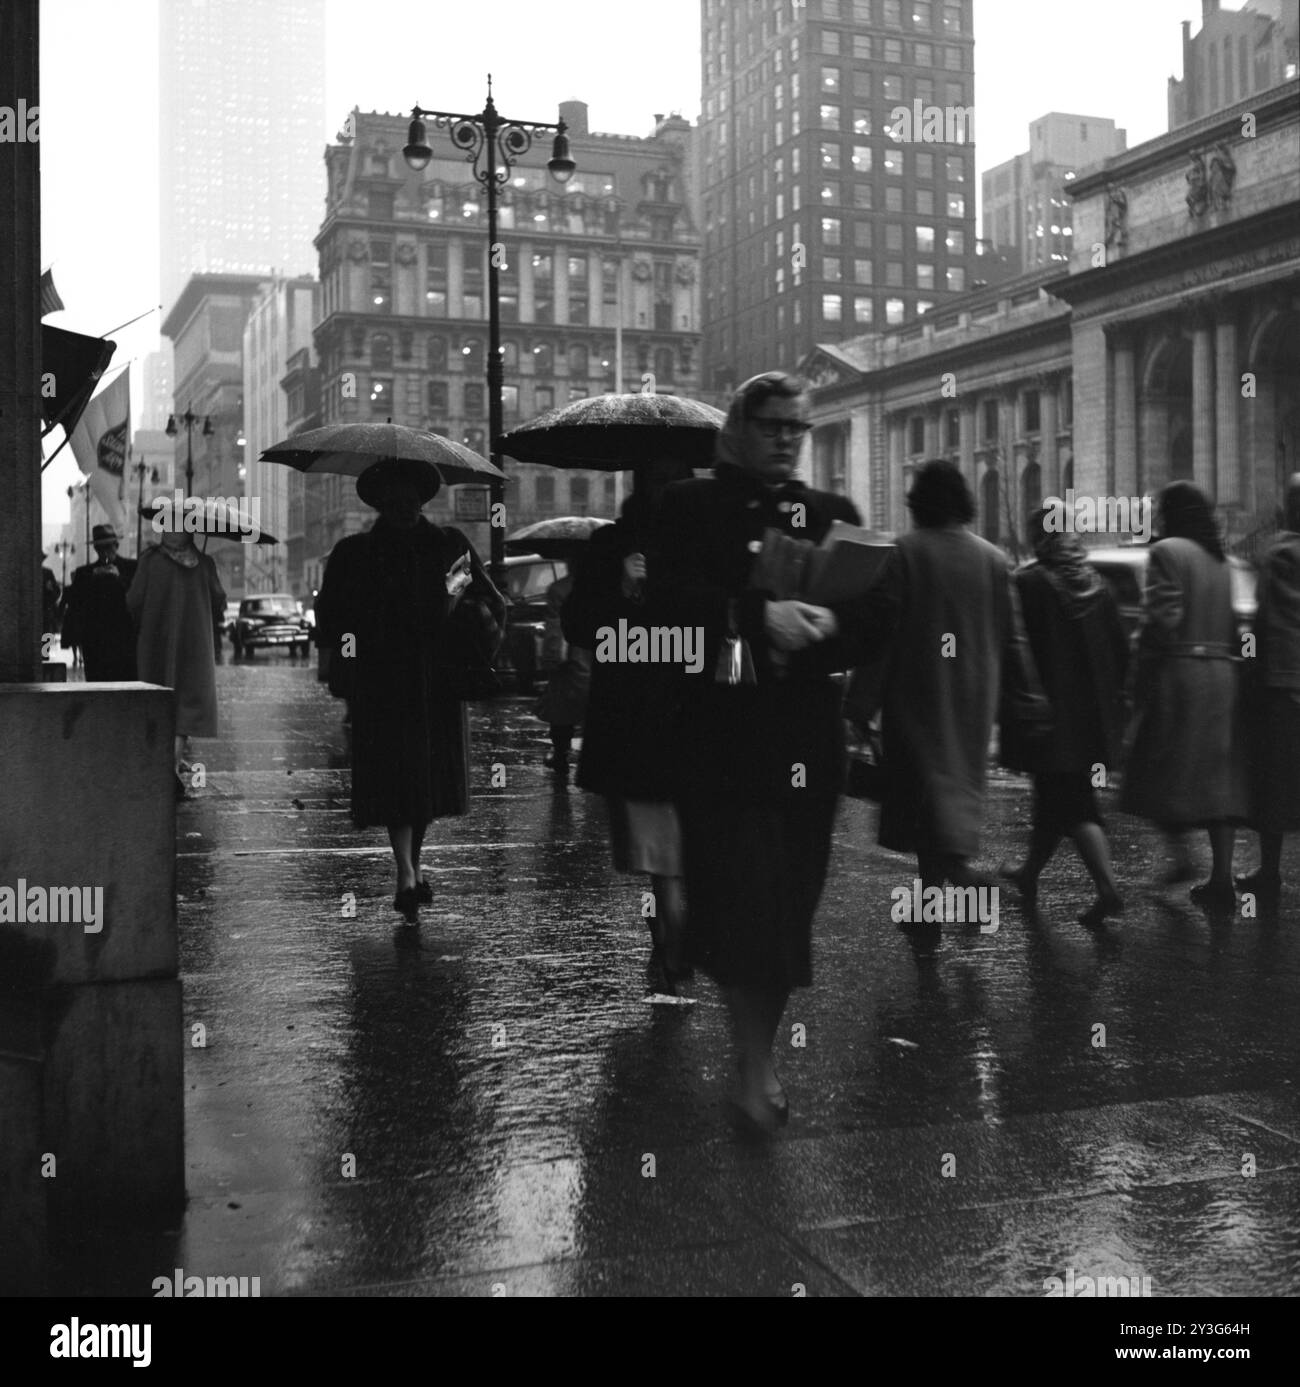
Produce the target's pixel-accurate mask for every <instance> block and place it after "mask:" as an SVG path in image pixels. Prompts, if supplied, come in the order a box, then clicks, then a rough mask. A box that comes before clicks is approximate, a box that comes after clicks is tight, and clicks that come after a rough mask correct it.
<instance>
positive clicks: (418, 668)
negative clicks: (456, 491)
mask: <svg viewBox="0 0 1300 1387" xmlns="http://www.w3.org/2000/svg"><path fill="white" fill-rule="evenodd" d="M464 553H469V555H470V560H471V572H472V574H473V581H472V583H471V584H470V587H469V588H468V589H467V590H466V592H465V593H464V594H463V595H462V597H461V599H460V605H459V606H458V608H457V611H456V616H455V622H456V624H457V625H459V624H460V623H461V622H462V621H467V620H472V621H473V622H477V623H479V624H481V626H482V628H483V632H484V641H485V644H486V645H487V646H491V645H493V644H494V642H495V639H497V638H499V633H500V630H501V629H502V627H503V625H504V621H505V603H504V602H503V601H502V599H501V596H500V594H499V593H498V592H497V590H496V589H495V588H494V587H493V586H492V584H491V582H490V581H489V579H488V576H487V573H486V572H485V571H484V569H483V565H482V564H481V563H480V562H479V559H478V556H477V554H475V553H474V550H473V548H472V547H471V546H470V543H469V541H468V540H467V539H466V538H465V536H464V535H463V534H461V532H460V531H459V530H453V529H440V528H438V527H437V526H435V525H431V524H430V523H429V522H428V521H427V520H425V519H424V518H423V517H421V518H420V520H419V521H418V523H417V524H416V525H415V526H414V527H413V528H412V529H410V530H403V529H400V528H398V527H395V526H392V525H389V524H387V523H386V522H385V521H384V520H382V519H380V520H377V521H376V522H375V524H374V527H373V528H372V529H371V530H368V531H366V532H365V533H363V534H356V535H348V536H347V537H346V538H344V539H341V540H340V541H339V542H338V544H336V545H335V546H334V550H333V552H332V553H331V554H330V557H329V563H328V565H327V566H326V569H325V579H324V582H323V584H322V586H321V591H320V593H319V595H318V597H317V601H316V620H317V626H318V628H319V631H320V638H321V640H322V641H323V642H325V643H327V644H330V645H332V646H333V654H332V656H331V658H332V659H333V660H343V661H344V662H345V663H346V662H347V658H348V657H347V654H346V651H347V648H348V642H347V640H346V638H347V637H349V636H351V637H353V638H354V645H355V656H354V657H353V658H354V660H355V667H354V669H353V670H352V672H351V673H352V678H351V680H350V693H349V699H350V706H351V711H352V818H353V821H354V823H355V824H356V826H357V827H358V828H369V827H372V826H375V825H379V824H384V825H387V824H416V825H424V824H427V823H428V822H429V821H430V820H431V819H438V818H443V817H445V816H447V815H456V814H464V813H465V812H466V810H467V809H468V807H469V778H468V765H469V721H468V717H467V715H466V711H465V706H464V704H463V703H461V702H459V701H458V700H457V699H456V698H454V697H452V696H451V695H450V694H449V693H448V691H447V688H446V684H445V681H444V680H443V679H441V678H440V677H439V673H438V665H439V664H440V663H443V662H447V661H449V659H450V658H451V656H452V651H451V649H450V641H449V632H450V627H449V625H448V616H449V612H450V605H449V599H448V596H447V588H446V578H447V571H448V569H450V568H451V566H452V564H453V563H454V562H455V561H456V560H457V559H458V558H459V557H460V556H461V555H462V554H464ZM466 604H468V605H466ZM461 608H464V609H465V610H464V611H462V610H461ZM494 633H495V634H494Z"/></svg>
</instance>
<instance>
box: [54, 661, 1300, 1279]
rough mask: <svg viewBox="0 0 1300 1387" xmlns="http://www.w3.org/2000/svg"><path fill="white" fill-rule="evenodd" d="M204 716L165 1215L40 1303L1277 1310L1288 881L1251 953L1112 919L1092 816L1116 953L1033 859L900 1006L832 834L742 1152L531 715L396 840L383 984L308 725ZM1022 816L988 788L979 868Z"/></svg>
mask: <svg viewBox="0 0 1300 1387" xmlns="http://www.w3.org/2000/svg"><path fill="white" fill-rule="evenodd" d="M218 681H219V689H220V694H221V704H222V725H223V736H222V738H221V739H220V740H219V741H215V742H205V743H198V744H196V755H197V756H198V758H199V759H201V760H202V761H203V762H204V765H205V768H206V773H207V777H208V783H207V785H206V787H204V788H203V789H200V790H196V791H195V792H194V797H193V798H192V799H190V800H188V801H186V802H185V803H184V804H182V805H181V806H180V807H179V809H178V814H177V850H178V862H177V883H178V892H179V921H180V936H181V963H182V976H183V982H184V991H185V1020H186V1026H187V1032H188V1034H189V1035H190V1037H191V1044H190V1048H188V1049H187V1051H186V1145H187V1154H188V1190H189V1195H190V1200H189V1206H188V1209H187V1211H186V1214H185V1217H184V1221H183V1223H182V1225H181V1226H180V1227H179V1228H178V1229H176V1230H173V1231H172V1232H171V1233H169V1234H167V1235H163V1236H143V1235H136V1236H134V1237H128V1238H122V1237H117V1238H115V1239H114V1240H113V1242H112V1245H111V1247H110V1246H108V1245H105V1246H102V1247H95V1246H90V1245H88V1244H86V1243H84V1242H77V1243H74V1244H72V1245H70V1246H69V1247H68V1248H67V1249H65V1253H64V1257H63V1271H62V1275H61V1278H60V1284H59V1285H58V1287H57V1288H58V1289H60V1290H66V1291H69V1292H72V1293H77V1292H87V1293H96V1292H99V1293H103V1292H115V1293H119V1294H129V1295H149V1294H151V1288H150V1283H151V1282H152V1280H153V1278H154V1277H157V1276H163V1275H165V1276H168V1277H170V1276H171V1275H172V1271H173V1269H174V1268H177V1267H179V1268H182V1269H184V1272H185V1273H186V1274H187V1275H201V1276H236V1277H239V1276H248V1277H252V1276H257V1277H259V1278H260V1288H261V1294H262V1295H263V1296H268V1295H285V1294H331V1295H333V1294H341V1293H355V1294H376V1295H488V1294H493V1293H496V1294H502V1293H504V1294H507V1295H594V1294H674V1295H784V1296H789V1295H792V1294H798V1293H800V1291H799V1288H802V1289H803V1291H804V1292H805V1293H806V1294H808V1295H873V1296H874V1295H891V1296H892V1295H999V1296H1042V1295H1043V1294H1044V1293H1045V1284H1044V1283H1045V1281H1046V1280H1047V1279H1048V1278H1051V1277H1059V1278H1065V1276H1066V1274H1067V1272H1068V1271H1070V1270H1072V1271H1073V1272H1074V1274H1075V1277H1076V1278H1079V1277H1084V1276H1092V1277H1096V1276H1110V1277H1124V1278H1130V1277H1138V1278H1143V1277H1146V1278H1150V1281H1149V1290H1150V1294H1152V1295H1154V1296H1185V1295H1195V1294H1206V1295H1218V1296H1232V1295H1239V1294H1262V1295H1279V1296H1280V1295H1295V1294H1296V1293H1297V1291H1300V1220H1297V1218H1296V1216H1295V1211H1296V1209H1297V1208H1300V1096H1298V1095H1297V1092H1296V1088H1295V1085H1294V1082H1293V1080H1294V1076H1295V1074H1296V1073H1297V1069H1298V1066H1297V1057H1298V1056H1300V1006H1298V1005H1297V1002H1298V1000H1300V860H1297V850H1296V844H1295V842H1294V840H1291V841H1290V842H1289V843H1288V855H1287V857H1286V858H1285V859H1284V873H1285V874H1286V875H1287V877H1288V880H1289V882H1290V883H1291V884H1290V885H1289V887H1288V891H1287V894H1286V895H1285V896H1284V899H1283V902H1282V906H1281V910H1280V916H1279V919H1278V920H1277V921H1275V922H1261V921H1253V920H1251V921H1247V920H1241V919H1236V920H1233V921H1231V922H1216V921H1213V920H1210V919H1208V918H1207V916H1206V915H1205V914H1204V913H1202V912H1201V911H1200V910H1198V909H1196V908H1195V907H1193V906H1191V905H1190V904H1189V903H1188V902H1187V901H1186V897H1185V895H1181V894H1180V893H1178V892H1175V891H1170V892H1168V893H1165V894H1161V893H1159V892H1157V891H1154V890H1152V889H1150V888H1146V887H1144V886H1143V885H1142V883H1143V882H1146V881H1150V880H1153V879H1154V877H1155V875H1156V874H1157V870H1158V862H1159V847H1158V843H1157V842H1156V841H1155V839H1154V838H1153V837H1152V836H1151V835H1149V834H1148V833H1147V832H1146V831H1145V829H1142V828H1141V827H1140V826H1139V825H1138V824H1137V823H1136V822H1135V821H1133V820H1130V819H1127V818H1122V817H1120V816H1118V815H1115V816H1114V817H1113V818H1112V830H1113V832H1114V833H1115V834H1116V835H1117V836H1118V835H1128V836H1127V837H1122V838H1120V839H1119V841H1118V842H1117V845H1116V866H1117V870H1118V873H1119V875H1120V878H1121V881H1122V883H1123V884H1124V886H1125V887H1126V889H1127V891H1128V895H1129V899H1130V908H1129V912H1128V914H1127V915H1126V916H1125V918H1124V921H1123V923H1122V924H1117V925H1116V926H1114V927H1112V928H1111V929H1109V930H1108V931H1107V932H1106V933H1105V934H1103V935H1100V936H1098V935H1093V934H1090V933H1088V932H1086V931H1084V930H1082V929H1080V928H1079V927H1078V926H1077V925H1075V924H1074V923H1073V920H1074V917H1075V916H1076V915H1077V914H1078V913H1079V911H1080V910H1081V909H1082V908H1083V907H1084V906H1085V905H1086V904H1087V903H1088V901H1089V899H1090V895H1089V892H1088V891H1087V889H1086V888H1085V884H1084V877H1083V872H1082V869H1081V867H1080V866H1079V865H1078V863H1077V861H1076V860H1074V859H1073V857H1072V856H1071V855H1068V854H1066V853H1062V854H1061V855H1060V857H1059V858H1058V859H1057V860H1056V861H1055V862H1054V863H1053V865H1052V867H1051V868H1050V869H1049V871H1048V873H1047V874H1046V875H1045V876H1044V879H1043V904H1042V909H1043V916H1044V919H1043V922H1042V923H1041V924H1040V925H1038V926H1030V925H1028V924H1027V923H1026V921H1025V918H1024V916H1023V914H1022V913H1021V911H1020V910H1019V909H1018V908H1017V907H1015V906H1014V905H1012V904H1010V902H1009V894H1010V893H1008V896H1007V897H1004V903H1003V907H1002V913H1001V918H1000V922H999V929H998V931H997V932H996V933H995V934H987V935H982V934H980V933H979V932H978V931H977V930H976V931H974V932H970V933H963V932H962V931H961V929H960V927H955V926H950V927H948V928H947V929H946V930H945V935H944V941H943V945H942V949H941V952H940V954H939V956H938V958H937V959H936V960H934V961H933V963H930V964H926V963H918V961H917V960H916V959H914V958H913V956H912V954H911V952H910V951H909V950H908V948H907V945H906V943H905V941H904V939H903V937H902V936H901V935H900V933H899V932H898V931H897V929H896V928H895V927H894V925H893V924H892V923H891V922H890V919H889V908H890V892H891V890H892V889H893V888H895V887H898V886H900V885H908V886H910V883H911V880H912V875H913V872H912V865H913V864H912V862H911V861H910V860H908V859H904V858H901V857H898V856H896V855H893V854H890V853H885V852H882V851H881V850H879V849H878V848H876V847H875V846H874V844H873V841H872V840H873V839H874V830H875V813H876V811H875V810H874V808H872V807H871V806H868V805H864V804H861V803H856V802H852V801H846V802H845V805H844V809H843V811H842V814H841V818H840V822H839V827H838V830H837V837H836V852H835V858H834V863H833V867H832V876H831V880H830V883H829V885H828V889H827V892H826V896H825V898H824V900H823V905H822V909H821V912H820V915H819V919H818V924H817V927H816V933H815V964H814V966H815V976H816V982H815V985H814V986H813V987H812V988H811V989H809V990H807V991H805V992H801V993H797V994H796V995H795V997H794V998H793V999H792V1001H791V1005H790V1007H789V1009H788V1011H787V1014H786V1016H785V1018H784V1021H783V1023H782V1031H781V1033H780V1036H779V1046H780V1049H781V1052H782V1055H783V1058H782V1059H780V1060H779V1062H778V1063H779V1067H780V1069H781V1071H782V1073H783V1076H784V1079H785V1083H786V1087H787V1089H788V1091H789V1094H790V1103H791V1109H792V1118H791V1122H790V1125H789V1126H788V1127H787V1128H785V1129H784V1130H783V1131H782V1132H781V1133H779V1134H778V1135H777V1136H776V1137H775V1138H773V1139H771V1140H770V1141H767V1142H763V1143H759V1144H755V1143H754V1142H753V1141H752V1140H745V1139H743V1138H742V1137H740V1136H739V1135H737V1134H736V1133H735V1132H734V1131H733V1129H732V1128H731V1126H730V1124H729V1121H728V1117H727V1110H726V1107H725V1103H724V1093H725V1088H726V1083H727V1080H728V1077H729V1064H730V1061H729V1059H728V1054H729V1050H728V1045H727V1038H726V1026H725V1014H724V1012H723V1009H722V1007H721V1004H720V1001H719V998H718V996H717V994H716V991H715V989H714V988H713V986H712V984H710V983H709V982H708V981H707V980H704V979H701V980H699V981H698V982H697V983H694V984H692V985H691V988H692V995H693V996H694V997H695V998H696V999H697V1001H696V1004H694V1005H682V1006H657V1005H650V1004H648V1003H647V1001H646V1000H645V987H644V973H643V970H644V963H645V958H646V953H647V944H646V934H645V929H644V922H643V921H642V919H641V915H640V911H641V893H640V883H639V882H638V881H636V880H634V879H632V878H622V877H618V876H616V875H615V874H614V873H613V871H612V870H611V869H610V867H609V865H608V851H607V848H606V846H605V838H604V820H603V809H602V806H601V804H600V803H599V801H596V800H594V799H593V798H592V797H590V796H588V795H585V794H583V793H582V792H580V791H577V790H574V789H571V788H570V789H567V790H566V789H555V788H554V787H553V786H552V783H551V780H550V777H549V773H547V772H546V771H544V770H543V769H542V766H541V760H542V756H543V754H544V752H545V739H544V731H545V729H544V728H543V726H542V725H541V724H540V723H538V722H536V721H535V720H534V719H533V718H532V717H531V715H530V712H529V703H528V702H527V701H525V700H506V701H503V702H502V703H500V704H497V705H495V706H493V707H491V708H490V709H488V710H487V711H486V712H485V713H484V714H482V715H479V716H477V717H476V727H475V732H476V737H475V745H474V764H473V773H472V780H473V785H474V790H475V795H476V801H475V807H474V810H473V813H472V814H471V816H470V817H468V818H466V819H462V820H452V821H444V822H443V823H440V824H435V825H434V826H433V828H432V829H431V833H430V839H429V841H428V843H426V848H425V866H426V870H427V871H428V874H429V876H430V878H431V880H432V883H433V888H434V904H433V906H432V907H426V908H425V910H424V912H423V918H424V921H425V923H424V924H423V925H422V927H421V929H420V931H419V938H418V941H416V942H414V943H411V942H407V941H405V940H404V938H403V934H402V932H401V931H399V929H398V928H397V924H396V922H397V919H398V917H397V916H396V915H395V914H394V912H393V910H392V908H391V897H392V892H393V879H392V867H391V856H390V853H389V851H388V847H387V843H386V838H385V835H384V834H383V833H382V832H379V833H374V832H368V833H357V832H356V831H355V830H354V829H353V828H352V826H351V823H350V821H349V818H348V813H347V805H348V798H347V781H348V773H347V771H346V770H344V769H340V768H339V761H340V757H339V756H338V753H339V752H341V751H342V737H341V729H340V719H341V708H342V706H341V705H340V704H338V703H337V702H336V701H335V700H333V699H331V698H330V697H329V696H328V694H327V693H326V691H325V690H324V688H323V686H321V685H318V684H317V683H316V682H315V678H314V671H312V670H310V669H308V668H306V667H304V666H301V665H295V664H292V663H290V662H289V661H287V660H285V659H281V658H277V657H274V656H272V657H262V658H260V659H259V660H257V661H256V662H255V663H253V664H249V665H223V666H222V667H220V668H219V670H218ZM332 753H333V755H332ZM332 762H333V764H332ZM494 768H495V770H494ZM503 774H504V784H501V783H500V782H501V780H502V778H503ZM494 779H495V780H496V782H498V783H497V784H493V781H494ZM1027 814H1028V790H1027V785H1026V783H1025V782H1023V781H1019V780H1015V779H1010V778H999V779H997V780H996V782H995V786H994V792H993V796H992V801H991V819H992V823H991V827H990V833H989V837H988V842H987V843H986V849H985V855H984V859H983V860H984V861H985V862H986V863H988V864H990V865H996V863H997V861H998V859H999V857H1002V856H1012V855H1014V854H1015V852H1016V850H1017V845H1018V844H1019V843H1021V842H1023V839H1024V835H1025V831H1026V827H1027ZM1244 839H1245V835H1243V844H1242V845H1241V846H1240V847H1239V862H1240V865H1241V866H1243V867H1245V866H1248V865H1251V864H1252V863H1253V861H1254V860H1255V859H1254V845H1253V842H1249V843H1247V842H1245V841H1244ZM1197 846H1198V850H1199V851H1202V852H1204V851H1205V849H1204V845H1203V844H1198V845H1197ZM353 911H354V912H355V913H353ZM197 1027H201V1028H202V1029H201V1030H196V1029H195V1028H197ZM1098 1027H1103V1028H1104V1031H1099V1030H1098ZM199 1041H202V1044H199V1043H197V1042H199ZM1102 1042H1104V1043H1102Z"/></svg>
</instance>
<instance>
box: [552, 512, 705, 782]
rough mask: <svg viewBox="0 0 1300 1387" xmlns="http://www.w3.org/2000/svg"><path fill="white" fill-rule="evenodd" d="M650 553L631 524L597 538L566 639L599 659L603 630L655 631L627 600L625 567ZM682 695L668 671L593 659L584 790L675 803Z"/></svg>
mask: <svg viewBox="0 0 1300 1387" xmlns="http://www.w3.org/2000/svg"><path fill="white" fill-rule="evenodd" d="M642 552H644V540H643V539H641V538H639V537H638V535H637V534H636V531H635V529H634V527H633V525H632V524H631V523H630V522H629V521H628V520H627V519H625V518H624V519H619V520H617V521H615V523H614V524H612V525H605V526H602V527H601V528H600V529H599V530H597V531H595V533H594V534H593V535H592V536H591V538H590V540H588V542H587V546H586V550H585V552H584V554H583V557H582V559H581V561H580V563H579V564H578V567H577V573H576V575H575V577H574V583H573V590H572V591H571V592H570V594H569V597H568V600H567V601H566V602H565V604H564V610H563V616H562V619H563V623H564V638H565V639H566V640H567V641H568V642H569V643H570V645H576V646H581V647H582V648H583V649H585V650H588V651H593V652H594V651H595V649H596V644H597V632H598V631H600V630H601V629H602V628H603V627H610V628H612V629H614V630H617V629H618V623H619V622H620V621H621V620H622V621H626V622H627V623H628V626H629V628H631V627H633V626H646V625H654V624H655V614H654V611H653V609H651V608H650V607H648V606H647V604H646V603H645V601H644V600H639V601H634V600H632V599H630V598H627V597H625V596H624V594H623V560H624V559H625V558H626V557H627V556H628V555H629V554H636V553H642ZM689 677H691V678H694V677H695V676H689ZM679 693H680V683H679V678H678V674H677V672H675V671H674V670H673V669H671V668H669V667H667V666H665V665H654V664H620V663H617V662H614V661H608V660H604V661H601V660H596V659H595V658H594V655H593V658H592V665H591V690H590V693H589V695H588V699H587V710H586V718H585V721H584V722H583V727H582V756H581V759H580V760H579V762H578V774H577V778H576V780H577V784H578V785H579V786H581V788H582V789H584V790H590V791H592V792H593V793H594V794H599V795H615V796H618V797H620V798H623V799H631V800H649V801H664V800H667V799H670V798H671V797H672V791H673V785H674V779H673V762H672V756H671V753H672V719H673V716H674V714H675V711H676V707H677V701H678V698H679Z"/></svg>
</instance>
